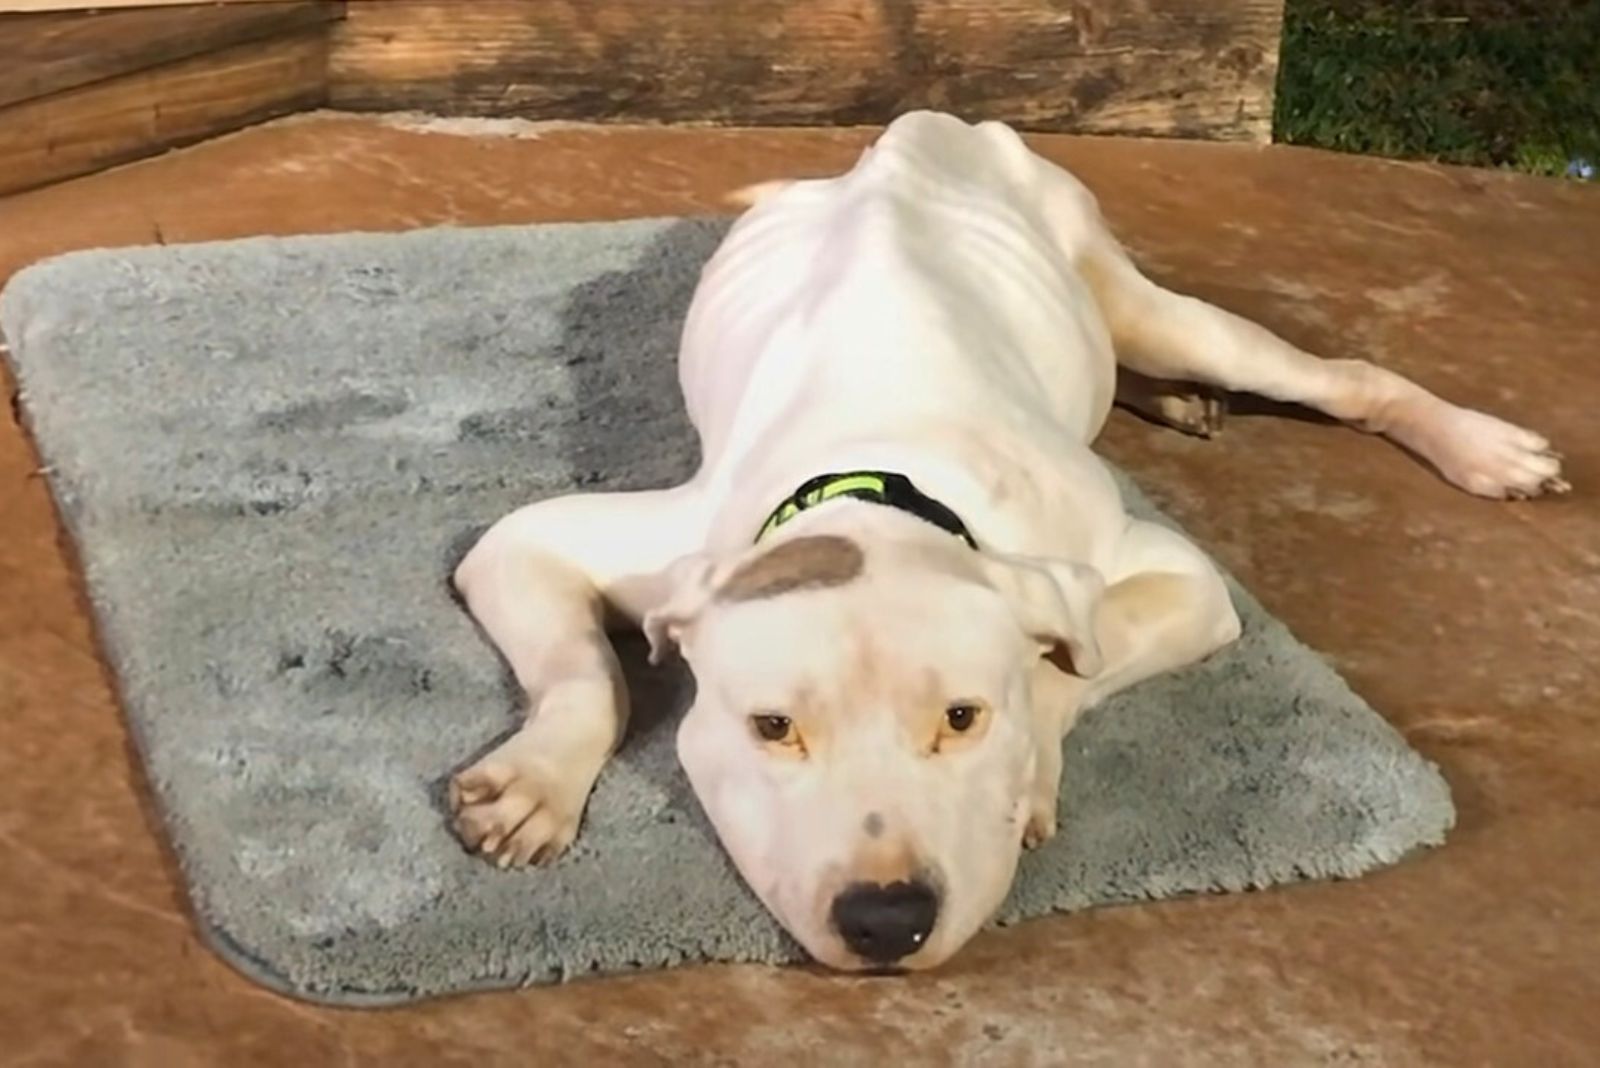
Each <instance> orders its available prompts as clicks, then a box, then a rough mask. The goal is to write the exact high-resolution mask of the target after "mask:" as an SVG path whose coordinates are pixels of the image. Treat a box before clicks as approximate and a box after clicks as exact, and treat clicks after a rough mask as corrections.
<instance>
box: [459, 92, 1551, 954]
mask: <svg viewBox="0 0 1600 1068" xmlns="http://www.w3.org/2000/svg"><path fill="white" fill-rule="evenodd" d="M749 201H750V207H749V210H747V211H746V212H745V213H744V214H743V216H742V217H741V218H740V219H739V220H738V221H737V222H736V223H735V224H734V226H733V227H732V229H731V230H730V232H729V234H728V236H727V237H726V239H725V240H724V242H723V244H722V245H721V247H720V248H719V249H718V251H717V252H716V254H715V255H714V256H713V258H712V259H711V261H710V262H709V263H708V264H707V265H706V267H705V269H704V271H703V273H702V275H701V279H700V282H699V287H698V289H697V290H696V292H695V295H694V299H693V301H692V304H691V307H690V309H689V313H688V319H687V322H686V324H685V327H684V331H683V336H682V344H681V349H680V353H679V382H680V386H681V388H682V392H683V399H684V402H685V404H686V406H687V409H688V413H689V416H690V418H691V420H692V421H693V423H694V426H695V428H696V430H697V432H698V434H699V438H700V445H701V450H702V463H701V466H700V468H699V471H698V473H697V474H695V476H694V477H693V478H691V479H690V480H689V481H688V482H686V483H685V484H683V485H681V486H677V487H675V488H670V489H662V490H656V491H648V492H630V493H613V494H578V495H574V496H567V497H561V498H556V499H551V500H545V501H541V502H539V503H536V504H533V505H530V506H528V507H525V508H523V509H521V510H519V511H516V512H514V513H512V514H511V515H509V516H507V517H505V518H504V519H502V520H500V521H499V522H498V523H497V524H496V525H494V526H493V527H491V528H490V529H489V531H488V532H487V533H486V534H484V536H483V537H482V538H481V539H480V540H479V542H478V543H477V544H476V545H475V546H474V547H473V549H472V550H471V552H470V553H469V554H468V555H467V556H466V558H465V559H464V560H463V561H462V563H461V564H460V566H459V567H458V569H457V570H456V572H455V576H454V581H455V584H456V588H457V589H458V590H459V592H460V593H461V595H462V596H463V598H464V600H465V602H466V604H467V607H468V609H469V610H470V611H471V613H472V615H473V616H474V617H475V618H476V619H477V620H478V621H479V623H480V624H481V625H482V627H483V628H484V631H485V633H486V634H487V635H488V636H489V638H490V640H491V641H492V642H493V643H494V644H495V646H497V647H498V649H499V650H500V651H501V653H502V654H503V655H504V657H505V658H506V660H507V661H508V663H509V664H510V667H511V669H512V670H513V671H514V673H515V675H516V677H517V679H518V681H519V682H520V684H521V686H522V687H523V688H524V689H525V690H526V692H527V695H528V719H527V722H526V724H525V725H524V726H523V727H522V728H521V729H520V730H519V731H518V732H517V733H516V734H515V735H513V736H512V737H511V738H510V739H509V740H508V741H506V742H505V743H504V744H503V745H501V746H500V747H499V748H497V749H495V750H494V751H493V752H491V753H490V754H489V755H488V756H486V757H485V758H484V759H482V760H481V761H479V762H477V763H476V764H474V765H472V766H471V767H469V768H467V769H466V770H464V771H462V772H461V773H460V774H458V775H457V776H456V777H455V779H454V780H453V782H452V788H451V800H452V805H453V808H454V811H455V820H456V826H457V830H458V831H459V833H460V835H461V837H462V839H463V840H464V841H465V843H466V844H467V845H468V846H469V847H470V848H473V849H475V850H477V851H478V852H480V853H481V854H482V855H483V856H484V857H485V858H487V859H490V860H493V861H495V862H497V863H499V864H500V865H502V866H509V865H521V864H525V863H528V862H530V861H541V862H542V861H547V860H550V859H552V858H554V857H555V856H556V855H558V854H559V853H560V852H561V851H562V850H563V849H564V848H566V846H567V845H568V844H570V843H571V842H572V840H573V838H574V836H575V835H576V834H577V833H578V826H579V822H580V820H581V818H582V815H583V811H584V806H585V803H586V801H587V799H588V797H589V793H590V789H591V787H592V786H593V785H594V782H595V778H596V776H597V775H598V774H599V772H600V769H601V767H602V765H603V764H604V763H605V761H606V760H607V758H608V756H609V755H610V754H611V752H612V751H613V750H614V749H615V748H616V746H617V745H618V743H619V742H620V740H621V739H622V736H623V732H624V728H625V725H626V723H627V718H628V695H627V693H626V690H625V687H624V685H623V682H622V679H621V674H620V671H619V668H618V664H617V659H616V655H615V653H614V651H613V649H612V646H611V644H610V643H609V641H608V639H607V631H608V628H613V627H618V626H629V625H631V626H636V627H639V628H641V629H642V630H643V631H644V633H645V635H646V636H647V637H648V639H649V642H650V646H651V650H652V657H659V656H661V655H664V654H666V653H667V652H669V651H670V650H672V649H674V648H675V649H676V650H677V651H678V652H680V653H681V655H682V656H683V657H684V659H685V660H686V661H687V662H688V664H689V666H690V669H691V670H692V671H693V673H694V676H695V680H696V684H697V697H696V699H695V702H694V705H693V707H692V708H691V709H690V710H689V711H688V713H687V714H686V715H685V717H684V719H683V721H682V724H681V726H680V727H679V729H678V735H677V747H678V753H679V757H680V759H681V761H682V764H683V767H684V769H685V771H686V773H687V775H688V777H689V780H690V782H691V784H692V785H693V788H694V791H695V794H696V796H697V797H698V798H699V801H700V803H701V805H702V806H703V807H704V809H705V811H706V813H707V815H708V816H709V818H710V820H711V822H712V824H713V826H714V827H715V829H716V832H717V834H718V836H719V838H720V839H721V841H722V844H723V846H724V847H725V848H726V849H727V851H728V853H729V855H730V856H731V857H732V859H733V861H734V863H735V865H736V866H737V868H738V869H739V871H740V873H741V875H742V876H743V878H744V879H745V881H746V882H747V883H748V884H749V885H750V887H751V888H752V889H753V890H754V892H755V893H756V894H757V895H758V896H759V897H760V898H761V900H762V901H763V902H764V903H765V905H766V907H767V908H768V909H770V910H771V912H772V913H773V914H774V915H775V916H776V917H777V918H778V920H779V921H780V922H781V923H782V924H783V925H784V926H785V927H786V928H787V929H788V930H789V931H790V932H791V933H792V934H793V935H794V936H795V938H796V939H797V940H798V941H799V942H800V943H801V944H802V945H803V946H804V947H805V949H806V950H807V951H808V952H809V953H810V954H811V955H813V956H814V957H815V958H816V959H817V960H819V961H821V962H823V963H825V964H827V965H830V966H834V967H837V968H842V969H852V970H862V969H873V970H876V969H886V968H895V969H899V968H927V967H932V966H935V965H937V964H939V963H940V962H942V961H944V960H946V959H948V958H949V957H950V955H951V954H953V953H954V952H956V950H958V949H959V948H960V947H961V946H962V945H963V944H964V943H965V942H966V941H967V940H968V939H970V938H971V937H972V935H973V934H974V932H976V931H977V930H978V929H979V928H980V927H981V926H982V925H983V924H984V923H985V922H986V921H987V920H988V919H989V918H990V916H991V915H992V914H993V913H994V911H995V910H996V909H997V908H998V906H999V904H1000V903H1001V901H1002V899H1003V898H1004V896H1005V895H1006V893H1007V890H1008V889H1009V887H1010V884H1011V881H1012V878H1013V875H1014V872H1015V869H1016V865H1017V861H1018V857H1019V855H1020V851H1021V850H1022V849H1023V848H1024V847H1026V846H1031V845H1035V844H1037V843H1039V842H1042V841H1044V840H1045V839H1047V838H1049V837H1050V836H1051V835H1052V834H1053V833H1054V832H1055V826H1056V805H1057V793H1058V786H1059V781H1060V776H1061V741H1062V737H1063V735H1064V734H1065V733H1066V732H1067V731H1068V730H1069V729H1071V727H1072V725H1073V723H1074V722H1075V721H1076V720H1077V718H1078V716H1079V714H1080V713H1081V712H1082V711H1083V710H1084V709H1085V708H1088V707H1090V706H1092V705H1094V704H1095V703H1096V702H1097V701H1100V700H1102V699H1104V698H1105V697H1107V696H1108V695H1110V694H1114V693H1116V692H1117V691H1119V690H1122V689H1124V688H1126V687H1128V686H1131V685H1133V684H1134V683H1137V682H1139V681H1140V680H1142V679H1146V678H1149V677H1151V676H1152V675H1155V674H1157V673H1160V672H1166V671H1170V670H1173V669H1176V668H1180V667H1183V666H1184V665H1187V664H1191V663H1193V662H1195V661H1197V660H1200V659H1202V658H1204V657H1206V656H1208V655H1210V654H1211V653H1213V652H1214V651H1216V650H1217V649H1219V648H1221V647H1222V646H1225V645H1227V644H1228V643H1229V642H1231V641H1233V640H1234V639H1235V638H1236V637H1237V636H1238V634H1239V621H1238V618H1237V616H1236V615H1235V613H1234V609H1233V606H1232V604H1231V602H1230V600H1229V597H1228V593H1227V590H1226V588H1225V586H1224V584H1223V582H1222V580H1221V578H1220V577H1219V574H1218V572H1217V570H1216V568H1215V567H1214V565H1213V564H1212V563H1211V562H1210V560H1208V559H1207V557H1206V555H1205V554H1204V553H1203V552H1201V551H1200V550H1199V549H1197V548H1196V547H1195V546H1194V545H1193V544H1191V543H1190V542H1189V541H1188V540H1187V539H1185V538H1184V537H1182V536H1181V535H1179V534H1176V533H1174V532H1173V531H1171V530H1168V529H1166V528H1164V527H1161V526H1157V525H1154V524H1151V523H1147V522H1143V521H1140V520H1136V519H1132V518H1130V517H1129V516H1128V515H1127V513H1126V512H1125V511H1124V508H1123V503H1122V500H1121V499H1120V497H1119V494H1118V491H1117V488H1116V485H1115V483H1114V482H1113V481H1112V479H1111V476H1110V474H1109V473H1108V472H1107V469H1106V468H1105V466H1104V465H1103V463H1102V461H1101V460H1100V459H1099V458H1098V457H1097V456H1096V455H1095V454H1094V453H1093V452H1092V451H1091V445H1092V443H1093V442H1094V440H1095V438H1096V436H1097V435H1098V434H1099V432H1100V429H1101V426H1102V425H1103V423H1104V422H1105V420H1106V418H1107V415H1108V413H1109V412H1110V410H1111V408H1112V405H1113V403H1114V402H1117V401H1121V402H1122V403H1124V404H1127V405H1129V406H1132V407H1136V408H1138V409H1140V410H1142V411H1145V412H1147V413H1148V414H1151V415H1153V416H1155V417H1157V418H1159V419H1162V420H1164V421H1167V422H1172V423H1175V424H1178V425H1180V426H1184V427H1186V428H1187V429H1190V430H1201V431H1203V430H1204V429H1205V428H1206V427H1207V426H1208V425H1209V422H1210V420H1211V418H1212V416H1213V414H1214V413H1213V410H1212V409H1211V408H1210V406H1209V404H1208V402H1207V401H1206V400H1205V399H1204V398H1203V397H1201V396H1199V395H1196V394H1195V393H1194V391H1193V387H1192V386H1180V385H1178V383H1198V384H1201V385H1203V386H1206V387H1214V388H1216V389H1218V390H1229V391H1237V392H1247V393H1254V394H1258V395H1262V396H1265V397H1268V398H1271V399H1274V400H1277V401H1283V402H1291V403H1296V404H1300V405H1304V406H1307V407H1309V408H1312V409H1316V410H1318V411H1321V412H1323V413H1326V414H1327V415H1329V416H1332V417H1334V418H1336V419H1339V420H1342V421H1344V422H1346V423H1350V424H1353V425H1355V426H1357V427H1359V428H1361V429H1363V430H1366V431H1370V432H1373V433H1378V434H1383V435H1386V436H1387V437H1389V438H1390V439H1392V440H1394V441H1395V442H1397V443H1399V444H1400V445H1402V446H1404V447H1405V448H1407V449H1409V450H1410V451H1411V452H1413V453H1415V454H1416V455H1418V456H1420V457H1421V458H1423V459H1424V460H1426V461H1427V462H1429V463H1430V464H1432V465H1433V466H1434V467H1435V468H1436V469H1437V470H1438V471H1439V473H1440V474H1441V475H1442V476H1443V477H1444V478H1445V479H1447V480H1449V481H1450V482H1452V483H1454V484H1455V485H1456V486H1458V487H1460V488H1462V489H1464V490H1466V491H1467V492H1469V493H1474V494H1477V495H1480V496H1483V497H1490V498H1521V497H1533V496H1537V495H1539V494H1542V493H1552V492H1563V491H1565V490H1566V489H1567V488H1568V487H1567V484H1566V483H1565V482H1564V481H1563V480H1562V478H1561V467H1560V462H1559V459H1558V458H1557V457H1556V456H1555V454H1553V453H1552V452H1551V451H1550V449H1549V446H1548V444H1547V442H1546V441H1545V440H1544V439H1543V438H1541V437H1540V436H1539V435H1537V434H1534V433H1532V432H1530V431H1527V430H1523V429H1520V428H1518V427H1515V426H1512V425H1510V424H1508V423H1505V422H1502V421H1501V420H1499V419H1497V418H1494V417H1493V416H1490V415H1485V414H1483V413H1480V412H1475V411H1470V410H1467V409H1464V408H1460V407H1457V406H1456V405H1453V404H1450V403H1449V402H1447V401H1445V400H1442V399H1440V398H1439V397H1437V396H1435V395H1433V394H1432V393H1430V392H1428V391H1427V390H1425V389H1423V388H1422V387H1421V386H1418V385H1416V384H1415V383H1412V382H1410V381H1408V380H1406V379H1404V378H1402V377H1400V376H1398V375H1396V374H1393V373H1391V372H1389V371H1386V370H1383V369H1381V368H1379V367H1375V366H1372V365H1371V364H1368V363H1365V362H1361V361H1354V360H1323V359H1319V358H1317V357H1314V356H1311V355H1309V354H1307V353H1305V352H1302V351H1300V350H1299V349H1296V348H1294V347H1293V346H1291V345H1289V344H1288V343H1286V342H1284V341H1283V340H1281V339H1279V338H1277V337H1275V336H1274V335H1273V334H1271V333H1270V332H1268V331H1267V330H1265V329H1263V328H1261V327H1259V326H1256V325H1254V324H1252V323H1250V322H1247V321H1245V320H1243V319H1240V318H1238V317H1236V316H1234V315H1232V314H1230V313H1228V312H1226V311H1223V310H1221V309H1219V308H1216V307H1212V306H1210V305H1208V304H1205V303H1203V302H1201V301H1199V300H1195V299H1192V298H1190V297H1186V296H1181V295H1179V294H1176V293H1173V292H1169V291H1168V290H1165V289H1163V288H1161V287H1159V286H1157V285H1156V284H1154V283H1153V282H1151V281H1149V280H1148V279H1147V278H1145V277H1144V276H1143V275H1142V274H1141V273H1140V272H1139V270H1138V269H1137V268H1136V267H1135V266H1134V264H1133V263H1132V261H1131V260H1130V259H1129V258H1128V256H1127V255H1126V253H1125V252H1124V251H1123V249H1122V247H1121V246H1120V245H1119V244H1118V242H1117V241H1116V239H1115V238H1114V237H1113V235H1112V234H1111V232H1110V231H1109V230H1108V229H1107V227H1106V224H1105V222H1104V221H1103V220H1102V218H1101V216H1100V212H1099V209H1098V207H1097V204H1096V202H1095V199H1094V197H1093V196H1092V195H1091V194H1090V193H1089V191H1088V190H1087V189H1086V188H1085V187H1084V186H1083V185H1082V184H1080V183H1079V182H1078V181H1077V180H1076V179H1074V178H1073V177H1072V176H1071V175H1069V174H1068V173H1067V172H1066V171H1064V170H1062V169H1061V168H1059V167H1057V166H1055V165H1053V164H1051V163H1049V162H1048V161H1046V160H1044V159H1042V158H1041V157H1039V156H1037V155H1035V154H1034V153H1033V152H1032V151H1031V150H1030V149H1029V148H1028V147H1027V146H1026V145H1025V144H1024V142H1023V141H1022V139H1021V138H1020V137H1019V136H1018V135H1017V134H1016V133H1014V132H1013V131H1012V130H1010V129H1009V128H1007V127H1005V126H1003V125H1000V124H996V123H984V124H981V125H977V126H973V125H969V124H967V123H965V122H963V121H961V120H958V119H956V118H953V117H951V116H948V115H941V114H936V113H930V112H915V113H912V114H908V115H906V116H904V117H902V118H900V119H899V120H897V121H896V122H895V123H893V124H892V125H891V126H890V127H889V128H888V129H887V130H886V131H885V132H884V133H883V135H882V136H881V137H880V138H879V139H878V140H877V141H876V143H875V144H873V145H872V146H871V147H870V148H868V149H867V150H866V151H865V152H864V153H863V155H862V156H861V158H860V160H859V161H858V162H857V164H856V165H855V166H854V167H853V168H852V169H851V170H850V171H848V172H847V173H845V174H843V175H840V176H838V177H834V178H829V179H825V180H804V181H793V182H775V183H770V184H768V185H765V186H762V187H758V188H756V189H755V190H754V191H753V192H752V193H751V195H750V198H749ZM1119 365H1120V367H1121V368H1123V369H1124V370H1125V371H1127V372H1132V373H1133V374H1131V375H1129V374H1125V375H1123V376H1122V379H1123V381H1122V383H1121V387H1120V389H1119V374H1118V368H1119Z"/></svg>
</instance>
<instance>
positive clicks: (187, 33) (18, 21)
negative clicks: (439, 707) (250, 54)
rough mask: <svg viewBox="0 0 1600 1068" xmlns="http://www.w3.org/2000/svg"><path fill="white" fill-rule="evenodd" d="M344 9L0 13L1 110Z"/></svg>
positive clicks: (286, 6)
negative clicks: (1, 60)
mask: <svg viewBox="0 0 1600 1068" xmlns="http://www.w3.org/2000/svg"><path fill="white" fill-rule="evenodd" d="M343 9H344V5H343V4H342V3H334V2H330V0H274V2H270V3H246V4H237V3H235V4H230V5H227V6H210V7H184V8H175V7H160V8H145V9H142V10H125V11H95V12H84V11H66V12H58V13H54V14H39V15H0V56H4V59H5V62H4V65H3V66H0V105H5V104H12V103H15V102H17V101H19V100H29V99H32V98H33V97H38V96H44V95H46V94H48V93H57V92H61V91H62V90H65V89H75V88H77V87H78V86H81V85H89V84H92V83H94V82H97V81H100V80H102V79H105V78H113V77H116V76H118V75H121V74H129V73H132V72H134V71H139V70H145V69H147V68H149V67H154V66H159V65H160V64H162V63H170V62H172V61H174V60H179V59H185V58H187V57H189V56H195V55H200V54H202V53H205V52H212V51H215V50H217V49H220V48H227V47H230V46H232V45H236V44H243V43H244V42H246V41H255V40H260V39H262V38H265V37H273V36H276V35H279V34H283V33H291V32H293V31H295V30H301V29H305V28H307V27H310V26H316V25H321V24H324V23H327V22H330V21H332V20H333V19H336V18H338V17H339V16H340V15H341V14H342V13H343ZM3 121H4V119H3V118H0V122H3Z"/></svg>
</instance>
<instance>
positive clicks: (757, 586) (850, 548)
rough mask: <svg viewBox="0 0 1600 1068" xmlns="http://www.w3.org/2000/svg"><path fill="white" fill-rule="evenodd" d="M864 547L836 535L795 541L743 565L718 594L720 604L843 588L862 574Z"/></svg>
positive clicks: (796, 539) (791, 540) (790, 541)
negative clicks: (837, 587) (803, 591)
mask: <svg viewBox="0 0 1600 1068" xmlns="http://www.w3.org/2000/svg"><path fill="white" fill-rule="evenodd" d="M865 563H866V557H865V555H864V554H863V553H862V552H861V546H859V545H857V544H856V543H855V542H853V541H851V540H850V539H849V538H842V537H839V536H838V535H836V534H820V535H816V536H814V537H802V538H792V539H790V540H789V541H786V542H783V543H782V544H781V545H778V546H777V547H775V548H774V549H772V550H771V551H770V552H765V553H762V554H761V555H760V556H758V557H756V558H755V559H754V560H751V561H748V562H747V563H745V564H743V565H741V566H740V567H739V569H738V570H737V571H735V572H734V573H733V574H732V575H730V576H729V577H728V580H727V581H726V582H724V583H723V584H722V587H721V589H719V590H718V591H717V600H719V601H731V602H740V601H760V600H765V599H766V598H768V597H777V596H778V595H779V594H784V593H792V592H794V591H796V590H822V589H827V588H829V587H831V586H843V585H844V584H845V583H847V582H849V581H851V580H852V579H854V578H855V577H856V576H858V575H860V574H861V570H862V568H863V567H864V566H865Z"/></svg>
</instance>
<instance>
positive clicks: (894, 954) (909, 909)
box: [833, 882, 939, 964]
mask: <svg viewBox="0 0 1600 1068" xmlns="http://www.w3.org/2000/svg"><path fill="white" fill-rule="evenodd" d="M938 918H939V898H938V895H937V894H935V893H934V892H933V887H931V886H929V885H928V884H927V883H922V882H912V883H890V884H889V885H888V886H883V885H881V884H878V883H856V884H855V885H854V886H850V887H847V888H846V889H845V891H844V892H843V893H841V894H840V895H839V896H838V897H836V898H834V899H833V925H834V926H835V927H837V928H838V929H839V934H840V936H841V937H843V938H844V944H845V945H847V946H849V947H850V949H851V951H852V952H854V953H856V954H857V955H859V956H861V957H863V958H864V959H866V960H869V961H872V962H873V963H874V964H893V963H894V962H895V961H897V960H899V959H900V958H901V957H909V956H910V955H911V954H913V953H915V952H916V951H917V950H919V949H921V948H922V944H923V943H924V942H926V941H927V940H928V935H929V934H930V933H931V932H932V931H933V924H934V921H935V920H937V919H938Z"/></svg>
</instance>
